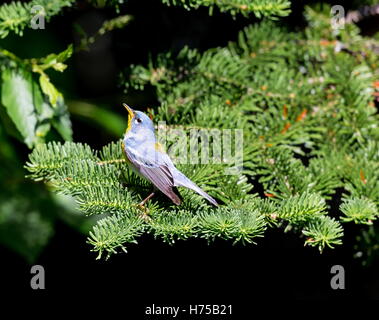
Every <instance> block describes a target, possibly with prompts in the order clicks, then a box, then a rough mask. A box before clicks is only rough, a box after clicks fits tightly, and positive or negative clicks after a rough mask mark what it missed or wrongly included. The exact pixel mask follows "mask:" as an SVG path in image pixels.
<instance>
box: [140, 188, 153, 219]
mask: <svg viewBox="0 0 379 320" xmlns="http://www.w3.org/2000/svg"><path fill="white" fill-rule="evenodd" d="M154 195H155V192H154V191H153V192H152V193H150V194H149V195H148V196H147V197H146V198H145V199H143V200H142V201H141V202H140V203H139V204H138V207H140V208H141V209H142V210H143V214H142V218H143V219H144V220H151V218H150V217H149V216H148V213H149V212H148V209H147V208H145V203H146V202H147V201H149V200H150V199H151V198H152V197H154Z"/></svg>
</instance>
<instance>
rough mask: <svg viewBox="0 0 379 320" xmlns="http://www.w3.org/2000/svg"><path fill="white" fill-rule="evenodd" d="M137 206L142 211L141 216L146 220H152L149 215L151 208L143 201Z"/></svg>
mask: <svg viewBox="0 0 379 320" xmlns="http://www.w3.org/2000/svg"><path fill="white" fill-rule="evenodd" d="M137 208H138V209H140V210H141V211H142V214H141V218H142V219H143V220H145V221H146V222H149V221H151V220H152V219H151V217H150V216H149V209H148V208H146V207H145V206H144V204H143V203H142V202H141V203H139V204H137Z"/></svg>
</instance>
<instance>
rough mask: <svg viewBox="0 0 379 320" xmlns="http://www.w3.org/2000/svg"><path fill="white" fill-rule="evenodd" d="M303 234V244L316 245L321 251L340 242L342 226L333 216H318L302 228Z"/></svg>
mask: <svg viewBox="0 0 379 320" xmlns="http://www.w3.org/2000/svg"><path fill="white" fill-rule="evenodd" d="M303 234H304V235H305V236H307V240H306V241H305V245H308V246H312V247H318V249H319V251H320V252H322V251H323V250H324V249H325V248H326V247H329V248H334V246H336V245H340V244H342V239H341V238H342V236H343V228H342V226H341V224H340V223H339V222H338V221H336V220H334V219H333V218H330V217H327V216H320V217H319V218H318V219H314V220H313V221H312V222H310V223H309V224H308V225H307V226H306V227H305V228H304V230H303Z"/></svg>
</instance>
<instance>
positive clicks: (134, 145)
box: [122, 103, 218, 206]
mask: <svg viewBox="0 0 379 320" xmlns="http://www.w3.org/2000/svg"><path fill="white" fill-rule="evenodd" d="M123 105H124V107H125V108H126V110H127V111H128V127H127V129H126V131H125V135H124V139H123V146H122V148H123V151H124V152H125V155H126V159H127V162H128V164H129V166H130V167H131V168H132V169H133V170H134V171H135V172H136V173H138V174H139V175H141V176H142V177H144V178H145V179H147V180H148V181H150V182H151V183H152V184H153V185H154V191H155V190H156V189H158V190H160V191H161V192H163V193H164V194H165V195H166V196H167V197H169V198H170V199H171V200H172V202H174V203H175V204H176V205H179V204H180V203H181V199H180V194H179V192H178V190H177V189H176V187H186V188H189V189H192V190H194V191H196V192H197V193H198V194H200V195H201V196H203V197H204V198H205V199H207V200H208V201H209V202H210V203H212V204H213V205H215V206H218V204H217V202H216V200H215V199H213V198H212V197H211V196H210V195H209V194H207V193H206V192H205V191H203V190H202V189H200V188H199V187H198V186H197V185H196V184H195V183H194V182H192V181H191V180H190V179H188V178H187V177H186V176H185V175H184V174H183V173H181V172H180V171H179V170H178V169H177V168H176V167H175V166H174V164H173V162H172V161H171V159H170V157H169V156H168V155H167V153H166V152H165V151H164V150H163V148H162V147H161V145H160V144H159V143H158V142H157V139H156V137H155V132H154V124H153V121H152V120H151V119H150V118H149V117H148V116H147V115H146V114H144V113H143V112H141V111H136V110H133V109H132V108H130V107H129V106H128V105H126V104H125V103H124V104H123ZM154 194H155V193H154V192H152V193H151V194H150V195H149V196H148V197H147V198H146V199H144V200H143V201H142V202H141V203H140V205H141V206H143V205H144V204H145V203H146V201H148V200H149V199H151V198H152V197H153V196H154Z"/></svg>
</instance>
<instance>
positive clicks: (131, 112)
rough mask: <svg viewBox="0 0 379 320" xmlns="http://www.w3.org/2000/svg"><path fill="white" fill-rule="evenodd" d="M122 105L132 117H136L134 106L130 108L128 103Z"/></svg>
mask: <svg viewBox="0 0 379 320" xmlns="http://www.w3.org/2000/svg"><path fill="white" fill-rule="evenodd" d="M122 105H123V106H124V107H125V109H126V110H127V111H128V113H129V116H130V118H133V117H134V110H133V109H132V108H130V107H129V106H128V105H127V104H126V103H123V104H122Z"/></svg>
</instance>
